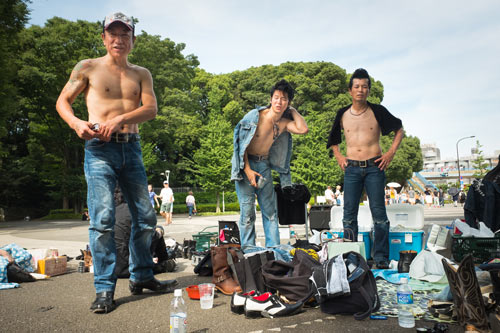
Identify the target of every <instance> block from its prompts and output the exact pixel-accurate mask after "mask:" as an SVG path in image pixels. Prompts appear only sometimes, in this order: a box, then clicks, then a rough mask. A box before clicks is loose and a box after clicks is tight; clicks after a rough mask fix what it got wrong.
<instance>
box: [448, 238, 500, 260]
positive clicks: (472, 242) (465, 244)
mask: <svg viewBox="0 0 500 333" xmlns="http://www.w3.org/2000/svg"><path fill="white" fill-rule="evenodd" d="M451 253H452V255H453V259H454V260H455V261H457V262H460V261H462V259H463V258H464V257H465V256H466V255H468V254H472V257H473V258H474V263H476V264H481V263H483V262H485V261H488V260H490V259H493V258H498V257H500V235H499V234H496V235H495V237H494V238H486V237H462V236H459V235H453V236H452V243H451Z"/></svg>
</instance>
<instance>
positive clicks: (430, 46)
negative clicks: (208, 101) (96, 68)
mask: <svg viewBox="0 0 500 333" xmlns="http://www.w3.org/2000/svg"><path fill="white" fill-rule="evenodd" d="M29 8H30V9H31V10H32V12H31V20H30V24H37V25H44V24H45V22H46V20H47V19H49V18H51V17H53V16H59V17H63V18H65V19H69V20H77V19H83V20H88V21H92V22H95V21H100V20H102V19H103V18H104V17H105V16H106V15H107V14H109V13H111V12H115V11H122V12H124V13H125V14H127V15H131V16H134V17H136V18H138V19H139V23H138V24H137V26H136V29H137V30H138V31H140V30H144V31H146V32H147V33H149V34H154V35H160V36H161V37H163V38H169V39H171V40H173V41H174V42H176V43H185V44H186V49H185V52H184V53H185V54H190V53H192V54H195V55H196V56H198V58H199V60H200V67H201V68H203V69H205V70H207V71H208V72H211V73H228V72H232V71H234V70H243V69H246V68H249V67H251V66H260V65H264V64H273V65H278V64H280V63H283V62H286V61H330V62H333V63H335V64H336V65H338V66H340V67H342V68H344V69H346V70H347V72H349V73H352V72H353V71H354V70H355V69H356V68H359V67H363V68H366V69H367V70H368V72H369V73H370V75H371V76H372V77H373V78H375V79H376V80H380V81H381V82H382V83H383V85H384V95H385V96H384V100H383V102H382V104H383V105H385V106H386V107H387V108H388V109H389V110H390V111H391V112H392V113H394V115H396V116H397V117H399V118H401V119H402V120H403V125H404V127H405V129H406V131H407V133H408V134H409V135H414V136H418V137H419V138H420V140H421V142H422V143H434V144H436V145H437V146H438V148H440V149H441V156H442V157H450V158H456V142H457V141H458V139H460V138H462V137H465V136H470V135H475V136H476V138H474V139H468V140H463V141H461V142H460V144H459V153H460V156H466V155H470V150H471V148H472V147H475V143H476V140H479V142H480V143H481V144H482V145H483V147H482V150H483V151H484V153H485V154H486V155H492V154H493V153H495V151H497V153H498V151H500V135H499V134H498V132H497V128H499V126H500V110H499V106H500V85H499V84H498V79H499V77H500V60H499V59H500V20H499V19H498V18H499V17H500V1H496V0H481V1H465V0H455V1H452V0H442V1H429V0H421V1H411V2H410V1H382V0H373V1H362V0H351V1H327V0H323V1H320V0H309V1H299V0H290V1H262V0H254V1H246V2H243V1H234V0H233V1H230V0H219V1H216V0H213V1H210V0H187V1H172V0H120V1H117V0H107V1H102V0H101V1H95V0H87V1H77V0H33V3H32V4H30V5H29Z"/></svg>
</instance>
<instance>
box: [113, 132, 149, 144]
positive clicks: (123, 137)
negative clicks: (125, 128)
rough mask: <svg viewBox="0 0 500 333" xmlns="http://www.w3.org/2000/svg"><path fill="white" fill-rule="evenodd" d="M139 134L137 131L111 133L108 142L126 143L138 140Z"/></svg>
mask: <svg viewBox="0 0 500 333" xmlns="http://www.w3.org/2000/svg"><path fill="white" fill-rule="evenodd" d="M140 138H141V136H140V135H139V134H138V133H117V132H115V133H113V134H111V140H110V142H116V143H127V142H136V141H139V140H140Z"/></svg>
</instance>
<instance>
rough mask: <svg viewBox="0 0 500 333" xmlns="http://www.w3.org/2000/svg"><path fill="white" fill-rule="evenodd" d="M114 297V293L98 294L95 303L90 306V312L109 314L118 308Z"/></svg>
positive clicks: (104, 292)
mask: <svg viewBox="0 0 500 333" xmlns="http://www.w3.org/2000/svg"><path fill="white" fill-rule="evenodd" d="M113 296H114V292H112V291H103V292H101V293H97V294H96V297H95V301H94V303H92V305H91V306H90V310H92V311H93V312H94V313H108V312H111V311H113V310H114V309H115V307H116V303H115V301H114V300H113Z"/></svg>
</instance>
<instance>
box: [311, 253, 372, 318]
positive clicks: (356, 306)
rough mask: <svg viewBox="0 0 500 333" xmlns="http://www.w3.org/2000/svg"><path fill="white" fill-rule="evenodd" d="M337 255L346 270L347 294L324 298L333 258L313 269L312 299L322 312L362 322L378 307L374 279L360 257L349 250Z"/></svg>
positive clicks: (326, 294)
mask: <svg viewBox="0 0 500 333" xmlns="http://www.w3.org/2000/svg"><path fill="white" fill-rule="evenodd" d="M341 255H342V258H343V260H344V263H345V265H346V268H347V277H346V278H347V281H348V283H349V289H350V293H348V294H342V295H337V294H336V295H328V293H326V292H325V290H326V289H327V288H326V284H327V283H328V279H329V276H330V271H329V269H332V267H335V266H333V265H329V261H331V260H335V257H333V258H331V259H328V260H327V261H325V262H324V263H323V265H322V266H321V267H315V268H314V269H313V280H314V283H313V290H314V296H315V297H316V300H317V302H318V303H319V304H320V308H321V311H322V312H325V313H329V314H348V315H351V314H352V315H354V319H356V320H362V319H365V318H367V317H368V316H370V314H371V313H372V312H377V311H378V310H379V308H380V299H379V296H378V292H377V284H376V282H375V277H374V276H373V273H372V271H371V270H370V267H368V264H367V263H366V260H365V258H363V256H362V255H361V254H359V253H357V252H353V251H351V252H346V253H343V254H341ZM339 256H340V254H339Z"/></svg>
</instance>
